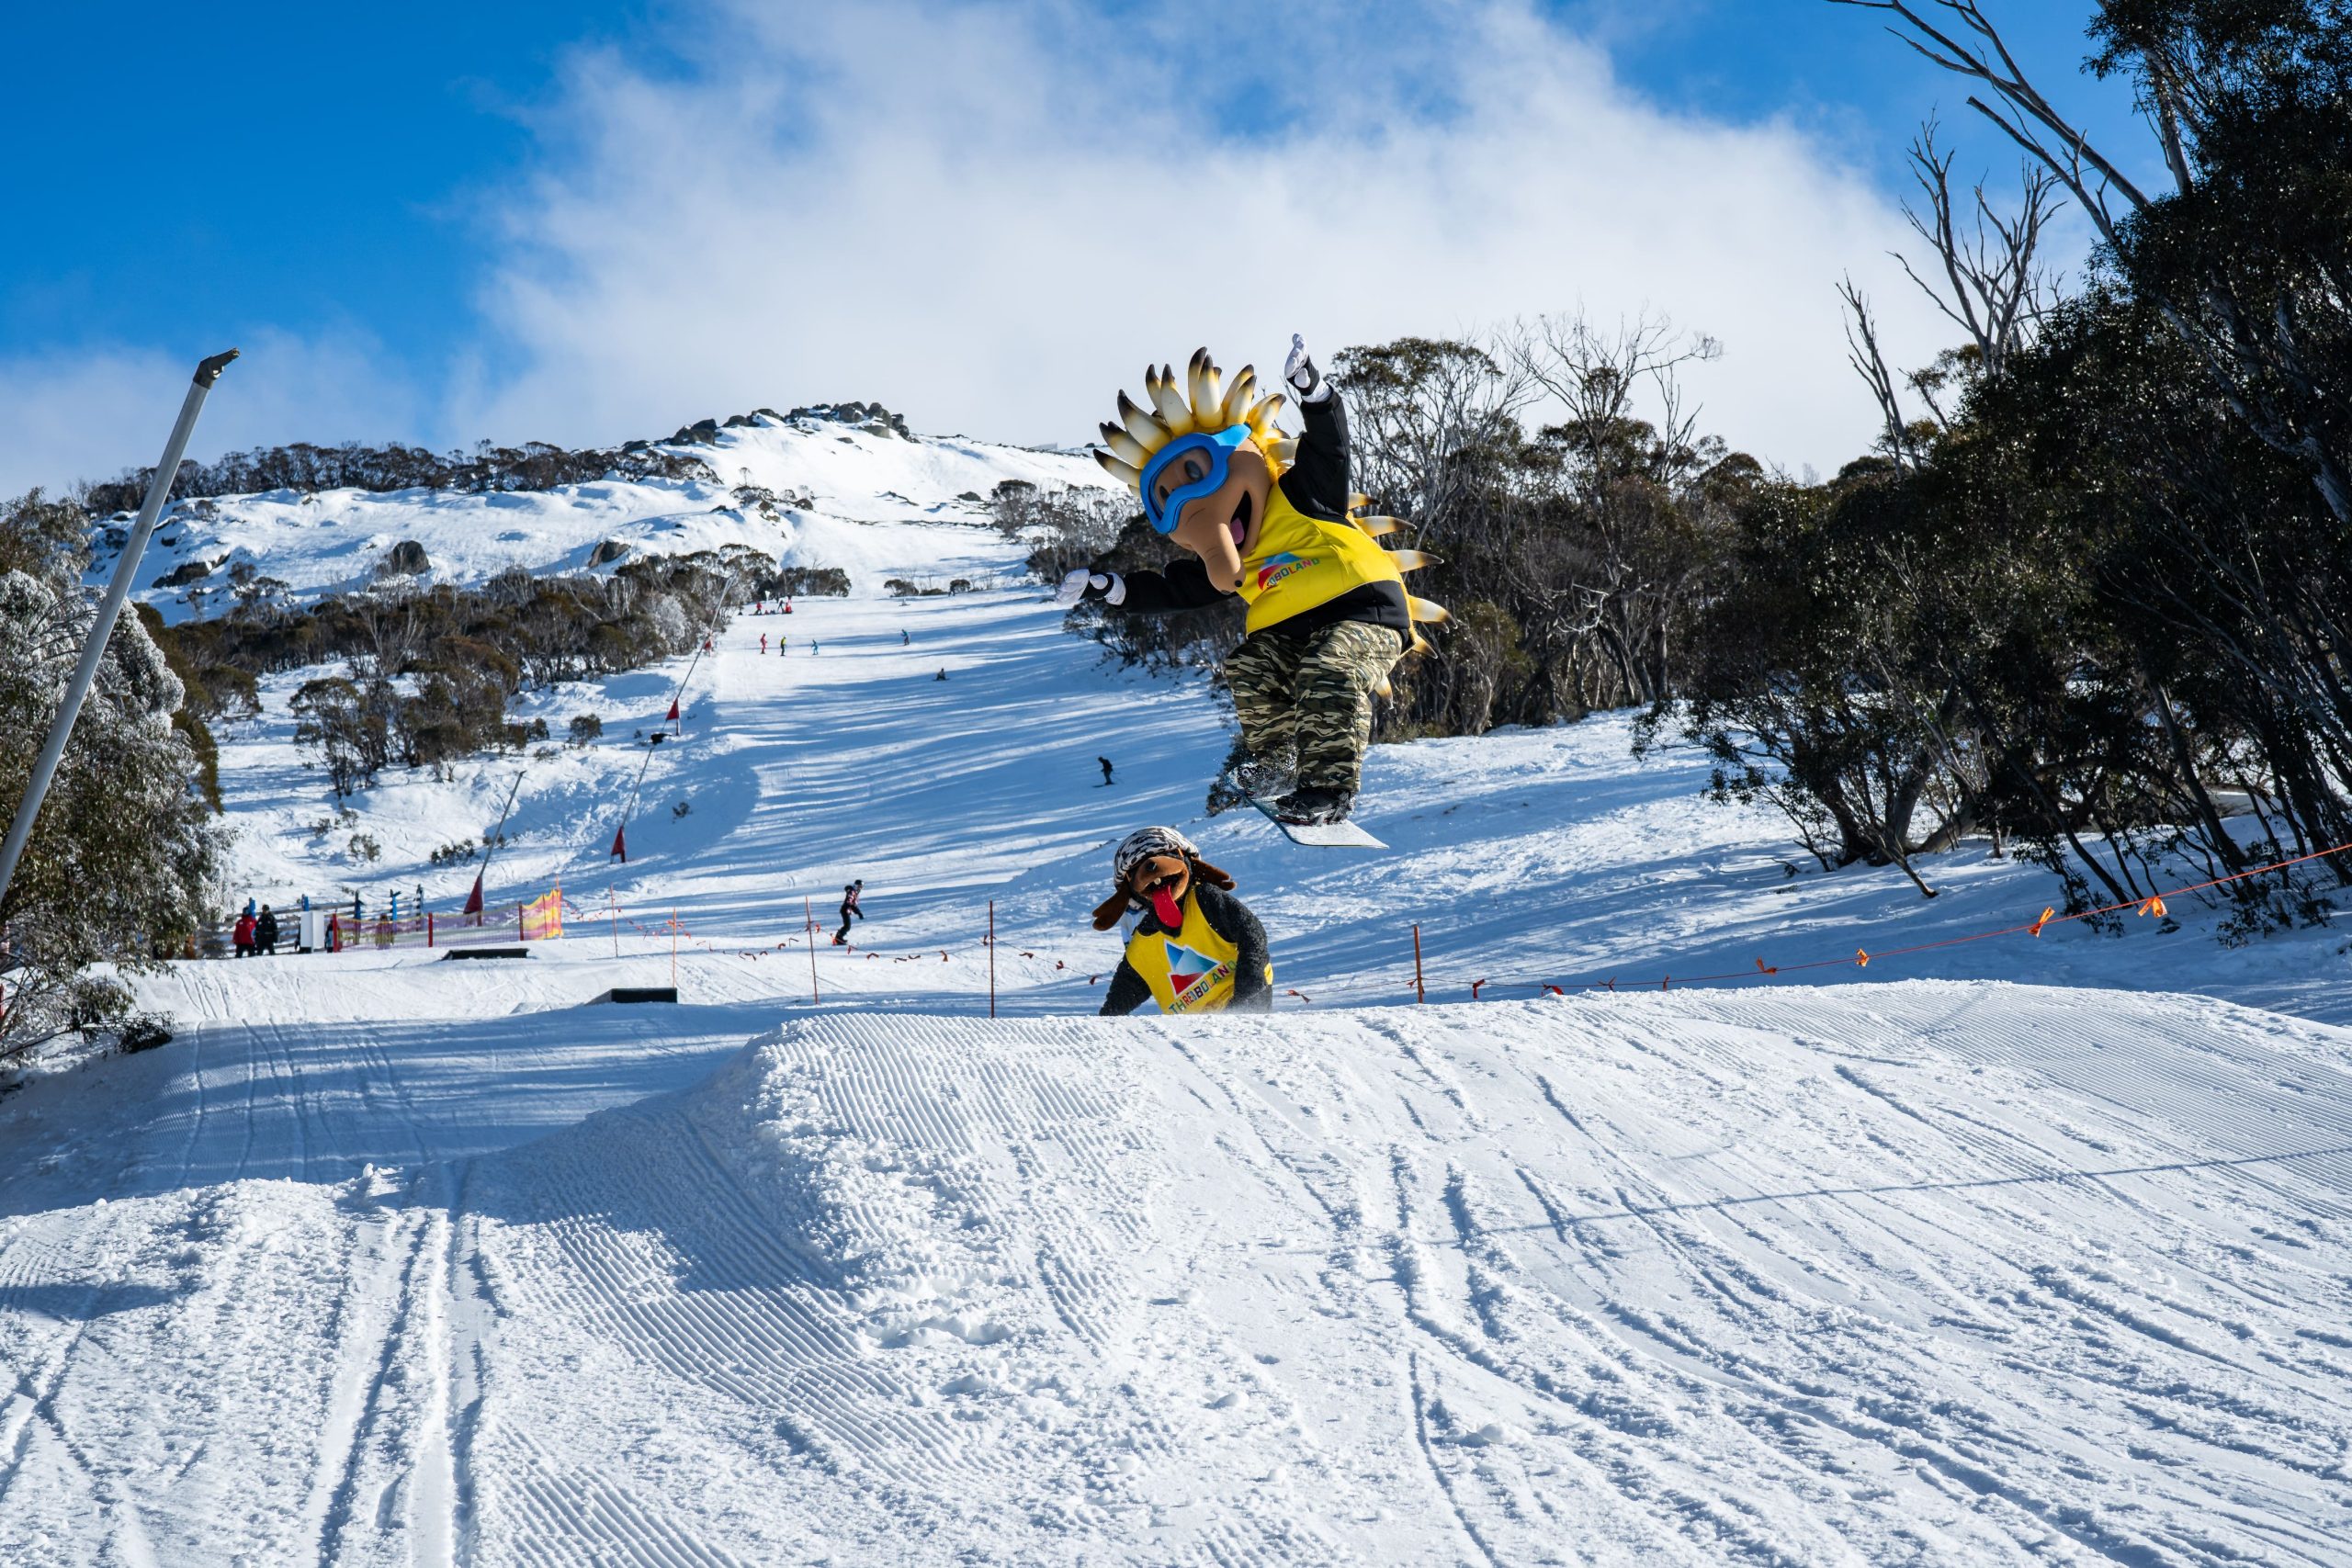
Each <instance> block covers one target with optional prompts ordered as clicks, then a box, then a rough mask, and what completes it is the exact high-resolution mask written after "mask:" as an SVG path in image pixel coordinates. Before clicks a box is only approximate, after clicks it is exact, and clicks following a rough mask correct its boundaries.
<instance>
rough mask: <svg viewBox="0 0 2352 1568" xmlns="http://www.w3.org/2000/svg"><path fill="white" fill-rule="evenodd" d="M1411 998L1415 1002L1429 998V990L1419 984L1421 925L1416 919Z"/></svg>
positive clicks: (1414, 925)
mask: <svg viewBox="0 0 2352 1568" xmlns="http://www.w3.org/2000/svg"><path fill="white" fill-rule="evenodd" d="M1413 999H1414V1000H1415V1001H1417V1002H1425V1001H1427V1000H1429V999H1430V994H1429V992H1428V991H1427V990H1425V989H1423V988H1422V986H1421V927H1420V922H1419V921H1418V920H1417V921H1415V922H1414V924H1413Z"/></svg>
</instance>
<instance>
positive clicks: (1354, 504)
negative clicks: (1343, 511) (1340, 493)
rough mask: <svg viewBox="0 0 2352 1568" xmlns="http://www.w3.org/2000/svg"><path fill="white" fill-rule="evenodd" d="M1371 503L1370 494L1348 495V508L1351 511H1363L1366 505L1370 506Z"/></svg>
mask: <svg viewBox="0 0 2352 1568" xmlns="http://www.w3.org/2000/svg"><path fill="white" fill-rule="evenodd" d="M1371 504H1372V497H1370V496H1368V495H1351V496H1350V497H1348V510H1349V511H1351V512H1362V511H1363V509H1364V508H1365V507H1367V506H1370V505H1371Z"/></svg>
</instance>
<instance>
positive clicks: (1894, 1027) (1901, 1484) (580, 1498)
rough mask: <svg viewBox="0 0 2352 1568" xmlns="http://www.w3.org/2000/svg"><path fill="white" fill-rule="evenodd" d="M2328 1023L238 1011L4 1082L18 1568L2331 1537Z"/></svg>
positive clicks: (2335, 1292) (2340, 1044)
mask: <svg viewBox="0 0 2352 1568" xmlns="http://www.w3.org/2000/svg"><path fill="white" fill-rule="evenodd" d="M254 967H256V968H261V967H265V966H260V965H256V966H254ZM277 972H278V974H279V975H281V976H282V975H285V974H287V973H288V972H289V968H288V966H280V967H279V968H278V971H277ZM508 995H509V996H510V997H512V998H515V999H516V1000H518V1001H519V1002H521V1003H523V1004H525V1005H527V1004H528V1003H529V1002H530V1001H531V1000H533V999H534V998H532V996H531V994H530V992H529V990H528V989H527V987H526V988H525V989H522V990H520V991H510V992H509V993H508ZM481 999H482V1000H484V1001H487V1000H488V999H489V998H486V997H485V998H481ZM623 1020H627V1021H626V1022H624V1021H623ZM695 1022H696V1023H700V1022H702V1020H695ZM2277 1032H2278V1020H2276V1019H2273V1018H2270V1017H2268V1016H2267V1015H2260V1014H2254V1013H2250V1012H2247V1011H2245V1010H2240V1009H2236V1008H2233V1007H2231V1006H2229V1005H2228V1004H2223V1003H2186V1004H2185V1003H2183V1002H2182V1001H2181V1000H2180V999H2179V998H2165V997H2154V998H2152V997H2146V996H2138V995H2131V994H2125V993H2103V994H2089V995H2086V994H2081V993H2069V992H2063V991H2056V990H2051V989H2047V988H2032V987H2000V986H1985V985H1965V986H1963V985H1954V984H1949V983H1934V982H1925V983H1913V984H1904V985H1897V986H1885V987H1837V988H1827V989H1819V990H1815V989H1805V990H1791V991H1785V992H1773V993H1764V994H1755V995H1748V996H1734V995H1721V996H1704V995H1698V994H1693V995H1691V996H1687V997H1675V998H1662V997H1657V996H1641V997H1630V996H1618V997H1607V996H1603V997H1597V998H1580V999H1577V1000H1573V1001H1560V1000H1554V1001H1550V1002H1538V1003H1520V1004H1509V1005H1503V1006H1488V1007H1482V1008H1472V1007H1467V1006H1463V1007H1452V1008H1425V1009H1409V1008H1408V1009H1394V1010H1370V1011H1363V1012H1355V1013H1345V1012H1340V1013H1328V1014H1305V1015H1296V1016H1292V1017H1286V1018H1282V1019H1279V1020H1272V1021H1267V1020H1261V1021H1238V1020H1230V1019H1228V1020H1221V1021H1189V1022H1182V1021H1180V1022H1161V1021H1140V1020H1138V1021H1128V1022H1125V1023H1120V1024H1113V1023H1107V1022H1099V1021H1092V1020H1026V1021H1007V1022H999V1023H990V1022H989V1021H985V1020H973V1019H947V1018H924V1017H916V1016H904V1015H901V1016H853V1017H834V1018H825V1017H816V1018H804V1019H801V1020H798V1021H793V1022H790V1023H788V1024H786V1026H785V1027H784V1028H783V1029H782V1030H780V1031H771V1032H768V1033H767V1034H765V1035H764V1036H763V1038H761V1039H760V1040H758V1041H757V1042H755V1043H753V1044H752V1046H751V1047H749V1048H748V1049H745V1050H742V1051H741V1052H739V1053H737V1054H735V1055H733V1057H732V1059H731V1060H729V1061H727V1062H726V1063H725V1065H724V1066H723V1067H722V1068H721V1070H719V1071H718V1073H717V1074H716V1075H715V1076H712V1077H708V1078H707V1080H706V1081H704V1082H702V1083H701V1084H699V1085H698V1086H697V1087H693V1088H689V1089H684V1090H683V1091H681V1092H675V1093H670V1094H663V1095H655V1096H653V1097H651V1098H648V1099H639V1100H633V1101H630V1102H628V1103H625V1104H622V1105H619V1106H618V1107H617V1108H616V1109H612V1110H609V1111H602V1112H600V1113H596V1114H593V1115H588V1116H585V1117H584V1119H578V1120H576V1121H574V1122H572V1124H570V1125H565V1126H563V1127H562V1128H561V1130H560V1131H556V1132H553V1133H552V1134H550V1135H548V1136H546V1137H544V1138H540V1139H537V1140H536V1141H519V1142H509V1141H508V1140H514V1139H515V1138H516V1137H517V1135H518V1134H525V1133H526V1132H527V1131H528V1130H529V1128H528V1123H529V1122H531V1121H532V1120H534V1119H535V1114H536V1115H542V1116H544V1117H545V1119H546V1120H547V1121H548V1122H555V1123H560V1122H565V1121H566V1119H567V1118H578V1117H579V1113H580V1111H582V1109H583V1108H584V1107H585V1106H587V1105H589V1104H592V1103H594V1101H596V1100H598V1099H600V1098H609V1099H613V1100H630V1095H631V1091H632V1090H637V1089H643V1088H644V1087H645V1086H646V1085H647V1084H649V1083H651V1082H656V1081H659V1080H660V1079H661V1078H662V1077H663V1076H664V1074H665V1068H664V1067H663V1066H662V1064H661V1063H659V1062H649V1061H645V1060H640V1059H639V1058H638V1057H637V1055H636V1053H635V1050H634V1049H633V1047H635V1046H636V1045H637V1043H639V1041H640V1040H647V1041H650V1040H651V1039H653V1038H656V1037H658V1034H659V1032H658V1031H649V1030H647V1029H646V1028H645V1027H644V1025H643V1024H642V1022H641V1021H640V1019H639V1017H637V1016H632V1015H631V1014H630V1013H628V1011H625V1010H616V1009H598V1010H583V1011H581V1012H576V1013H570V1014H564V1013H555V1014H548V1013H539V1014H537V1015H536V1016H530V1015H523V1014H518V1015H515V1017H513V1018H511V1019H508V1020H499V1019H486V1020H484V1021H483V1022H482V1024H481V1026H480V1028H479V1029H478V1031H476V1032H474V1033H473V1035H472V1037H471V1038H470V1039H469V1040H467V1041H466V1042H465V1049H463V1050H454V1049H450V1048H449V1047H452V1046H455V1045H456V1044H457V1043H458V1034H457V1032H454V1031H447V1030H443V1031H439V1032H435V1031H432V1030H425V1029H414V1030H404V1029H401V1028H400V1027H398V1026H390V1025H387V1026H380V1027H375V1028H366V1029H354V1030H349V1031H345V1032H332V1031H316V1032H287V1031H282V1030H278V1029H276V1028H274V1027H271V1026H266V1025H264V1026H239V1025H234V1024H231V1025H224V1026H222V1027H220V1028H218V1029H216V1030H209V1031H207V1032H204V1033H203V1034H202V1035H201V1036H200V1039H201V1041H202V1045H201V1049H200V1051H199V1052H198V1053H191V1054H188V1055H183V1056H181V1057H179V1058H178V1059H176V1060H175V1059H174V1058H173V1056H172V1055H171V1054H170V1053H158V1054H157V1055H153V1056H150V1057H145V1058H141V1059H138V1060H137V1061H135V1062H131V1063H126V1064H123V1065H121V1066H120V1067H119V1070H118V1071H117V1072H115V1073H114V1074H112V1075H110V1076H108V1077H106V1078H104V1079H103V1080H102V1079H101V1078H100V1077H99V1075H96V1074H89V1075H82V1076H81V1077H80V1078H79V1079H77V1080H75V1081H74V1083H73V1084H72V1085H71V1086H70V1087H69V1086H66V1085H54V1086H51V1089H65V1090H66V1092H65V1093H64V1094H62V1095H52V1096H51V1098H50V1099H49V1100H47V1101H46V1103H45V1106H44V1114H43V1115H42V1116H41V1117H40V1119H39V1120H38V1121H37V1122H32V1123H31V1124H29V1125H26V1124H20V1125H19V1128H18V1133H19V1137H18V1140H17V1156H16V1160H15V1167H16V1168H15V1171H14V1174H13V1175H12V1176H11V1177H10V1178H9V1179H8V1181H7V1184H6V1192H7V1197H8V1204H7V1207H8V1213H9V1218H8V1220H7V1222H6V1250H5V1252H0V1260H5V1264H4V1267H5V1283H4V1284H0V1300H5V1302H6V1305H7V1308H8V1310H7V1312H6V1314H5V1316H0V1331H4V1332H5V1337H0V1348H5V1352H6V1358H7V1360H8V1362H9V1364H10V1366H11V1367H12V1369H13V1370H14V1371H15V1373H16V1376H17V1388H16V1390H15V1393H14V1394H13V1396H12V1397H11V1398H10V1400H9V1401H8V1403H7V1405H6V1412H5V1417H0V1455H6V1456H7V1461H8V1465H9V1469H8V1472H7V1474H8V1482H7V1486H6V1494H5V1497H4V1498H0V1501H5V1504H6V1506H5V1507H0V1558H5V1560H6V1561H8V1562H169V1563H191V1562H600V1563H601V1562H641V1563H665V1564H678V1563H715V1562H738V1563H782V1562H834V1563H851V1562H855V1563H896V1562H909V1563H923V1562H949V1561H954V1562H1006V1563H1012V1562H1022V1563H1035V1562H1135V1563H1177V1562H1186V1563H1190V1562H1217V1563H1245V1562H1249V1563H1255V1562H1301V1563H1329V1562H1389V1563H1445V1564H1453V1563H1461V1562H1468V1563H1481V1562H1500V1563H1513V1564H1517V1563H1543V1562H1623V1563H1636V1562H1638V1563H1644V1564H1647V1563H1654V1562H1691V1563H1714V1562H1806V1563H1815V1562H1896V1561H1900V1562H1950V1563H1982V1562H2028V1561H2033V1562H2093V1561H2113V1562H2132V1563H2175V1562H2182V1563H2204V1562H2212V1563H2219V1562H2246V1561H2261V1562H2280V1563H2284V1562H2313V1563H2318V1562H2342V1561H2344V1551H2343V1543H2344V1541H2345V1540H2346V1539H2347V1538H2352V1477H2347V1475H2346V1445H2347V1442H2352V1333H2347V1329H2346V1322H2345V1317H2344V1302H2345V1281H2346V1277H2347V1275H2352V1205H2347V1192H2352V1075H2347V1073H2346V1066H2352V1055H2347V1053H2346V1040H2345V1038H2344V1037H2343V1036H2341V1035H2339V1034H2337V1033H2335V1032H2334V1031H2330V1030H2326V1029H2324V1028H2323V1027H2322V1026H2317V1025H2303V1026H2296V1027H2294V1028H2293V1029H2292V1030H2291V1031H2290V1032H2293V1033H2295V1034H2297V1035H2298V1036H2299V1037H2300V1038H2299V1039H2297V1040H2296V1041H2294V1042H2291V1043H2286V1048H2284V1049H2281V1048H2279V1044H2278V1043H2274V1039H2273V1037H2274V1036H2275V1035H2276V1033H2277ZM436 1041H437V1042H439V1043H441V1044H442V1048H441V1049H435V1042H436ZM483 1055H497V1056H500V1057H503V1058H504V1059H506V1061H507V1064H508V1065H507V1067H506V1069H505V1071H504V1073H503V1074H500V1075H496V1076H495V1082H494V1083H493V1082H492V1081H491V1080H492V1077H493V1075H492V1074H491V1073H490V1072H489V1071H488V1070H487V1069H486V1068H485V1067H484V1066H483V1065H482V1063H481V1057H482V1056H483ZM682 1065H683V1064H672V1065H671V1066H670V1067H669V1068H668V1069H666V1070H667V1072H669V1073H670V1074H672V1075H675V1076H685V1075H683V1074H679V1073H678V1067H679V1066H682ZM129 1096H137V1097H138V1098H139V1110H138V1111H137V1113H135V1114H134V1113H133V1112H132V1111H130V1110H129V1109H127V1108H126V1107H125V1106H124V1103H123V1101H124V1099H125V1098H126V1097H129ZM461 1097H462V1098H461ZM101 1100H103V1102H104V1103H103V1104H100V1103H98V1102H100V1101H101ZM526 1107H529V1108H530V1109H529V1110H526V1109H525V1108H526ZM107 1123H111V1127H112V1133H111V1134H110V1135H108V1136H107V1139H106V1140H105V1142H104V1145H103V1146H99V1147H91V1146H88V1145H86V1144H79V1145H77V1144H76V1142H75V1140H74V1138H72V1137H70V1136H69V1137H66V1138H63V1139H61V1140H60V1141H59V1142H57V1143H55V1144H51V1145H48V1146H44V1143H43V1139H42V1137H41V1134H42V1131H43V1130H44V1129H45V1128H62V1127H73V1128H76V1129H79V1130H81V1131H82V1133H83V1134H85V1135H86V1134H87V1133H88V1132H89V1131H90V1130H91V1129H93V1128H95V1127H96V1126H98V1125H101V1124H107ZM502 1144H503V1146H494V1145H502ZM470 1150H480V1151H481V1152H469V1151H470ZM394 1165H397V1166H398V1168H397V1169H394V1168H392V1167H393V1166H394ZM101 1170H103V1171H104V1172H105V1173H106V1174H105V1175H104V1176H100V1175H99V1174H98V1172H99V1171H101ZM94 1188H96V1189H97V1190H104V1191H106V1192H107V1193H108V1194H110V1196H109V1197H108V1198H105V1199H99V1200H96V1203H97V1204H98V1205H99V1206H96V1207H91V1206H90V1204H91V1202H92V1200H91V1199H90V1198H89V1196H88V1194H89V1193H90V1192H91V1191H92V1190H93V1189H94Z"/></svg>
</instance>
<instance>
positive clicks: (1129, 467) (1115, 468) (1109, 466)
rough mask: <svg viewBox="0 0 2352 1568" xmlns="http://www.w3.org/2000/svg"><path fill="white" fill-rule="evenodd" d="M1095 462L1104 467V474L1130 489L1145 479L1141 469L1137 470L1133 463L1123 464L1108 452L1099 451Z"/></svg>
mask: <svg viewBox="0 0 2352 1568" xmlns="http://www.w3.org/2000/svg"><path fill="white" fill-rule="evenodd" d="M1094 460H1095V461H1096V462H1098V463H1100V464H1102V465H1103V472H1104V473H1106V474H1108V475H1110V476H1111V477H1112V478H1113V479H1116V480H1118V481H1119V482H1120V483H1121V484H1123V485H1126V486H1128V487H1129V488H1130V489H1132V488H1133V487H1134V486H1135V485H1136V484H1137V483H1139V482H1140V481H1141V480H1142V479H1143V470H1142V469H1141V468H1136V466H1135V465H1134V464H1133V463H1123V462H1121V461H1120V460H1119V459H1118V458H1116V457H1113V456H1111V454H1110V453H1108V452H1103V451H1097V452H1096V453H1095V454H1094Z"/></svg>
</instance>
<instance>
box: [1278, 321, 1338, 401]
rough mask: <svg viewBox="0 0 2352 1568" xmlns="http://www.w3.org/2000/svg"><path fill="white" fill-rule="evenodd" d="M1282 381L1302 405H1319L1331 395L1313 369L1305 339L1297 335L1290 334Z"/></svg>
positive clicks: (1320, 373)
mask: <svg viewBox="0 0 2352 1568" xmlns="http://www.w3.org/2000/svg"><path fill="white" fill-rule="evenodd" d="M1283 380H1285V381H1287V382H1289V383H1290V385H1291V389H1293V390H1294V391H1295V392H1297V394H1298V400H1299V401H1300V402H1302V403H1319V402H1321V401H1322V400H1324V399H1326V398H1328V397H1329V396H1330V395H1331V389H1330V387H1329V384H1327V383H1326V382H1325V381H1324V379H1323V373H1322V372H1321V371H1319V370H1317V369H1316V368H1315V360H1314V357H1313V356H1312V355H1309V354H1308V353H1307V352H1306V338H1305V337H1303V336H1302V335H1300V334H1299V333H1291V334H1290V357H1289V358H1288V359H1285V360H1283Z"/></svg>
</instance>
